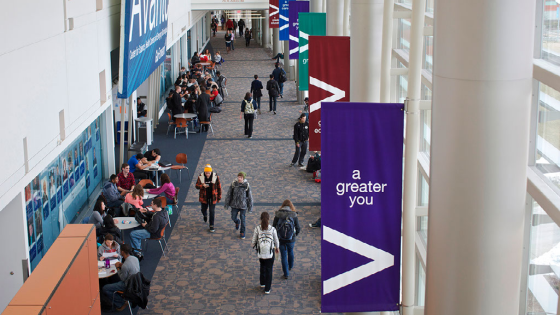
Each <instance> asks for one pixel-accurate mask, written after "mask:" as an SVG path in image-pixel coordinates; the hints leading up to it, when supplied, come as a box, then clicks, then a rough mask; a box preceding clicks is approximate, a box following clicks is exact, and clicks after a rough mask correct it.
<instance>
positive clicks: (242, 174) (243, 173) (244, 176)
mask: <svg viewBox="0 0 560 315" xmlns="http://www.w3.org/2000/svg"><path fill="white" fill-rule="evenodd" d="M237 176H243V178H246V177H247V173H245V172H239V174H237Z"/></svg>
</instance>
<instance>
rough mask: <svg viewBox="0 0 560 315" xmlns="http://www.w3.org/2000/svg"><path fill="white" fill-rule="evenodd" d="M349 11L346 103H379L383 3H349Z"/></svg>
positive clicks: (367, 0) (368, 0)
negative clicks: (348, 97)
mask: <svg viewBox="0 0 560 315" xmlns="http://www.w3.org/2000/svg"><path fill="white" fill-rule="evenodd" d="M329 2H330V1H329ZM350 10H351V11H352V19H351V21H350V29H351V32H352V39H353V40H351V41H350V86H351V88H350V101H352V102H379V99H380V96H379V89H380V85H381V42H382V37H383V0H352V3H351V6H350ZM327 14H328V13H327Z"/></svg>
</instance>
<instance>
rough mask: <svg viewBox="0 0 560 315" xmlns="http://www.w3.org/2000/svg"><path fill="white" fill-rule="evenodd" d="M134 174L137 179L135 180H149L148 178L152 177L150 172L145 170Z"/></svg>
mask: <svg viewBox="0 0 560 315" xmlns="http://www.w3.org/2000/svg"><path fill="white" fill-rule="evenodd" d="M132 174H134V178H135V179H136V178H137V179H148V177H150V176H149V174H148V172H146V171H143V170H136V171H134V173H132Z"/></svg>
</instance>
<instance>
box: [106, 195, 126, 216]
mask: <svg viewBox="0 0 560 315" xmlns="http://www.w3.org/2000/svg"><path fill="white" fill-rule="evenodd" d="M123 203H124V200H122V199H117V200H115V201H112V202H107V207H108V208H112V209H113V210H115V213H114V216H115V217H119V216H120V214H121V205H122V204H123Z"/></svg>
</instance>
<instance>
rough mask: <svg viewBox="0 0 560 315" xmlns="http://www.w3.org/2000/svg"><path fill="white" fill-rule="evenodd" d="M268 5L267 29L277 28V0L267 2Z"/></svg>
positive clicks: (278, 22) (278, 10)
mask: <svg viewBox="0 0 560 315" xmlns="http://www.w3.org/2000/svg"><path fill="white" fill-rule="evenodd" d="M269 1H270V2H269V3H268V14H269V16H268V27H270V28H278V27H279V24H280V9H279V8H278V5H279V0H269Z"/></svg>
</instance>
